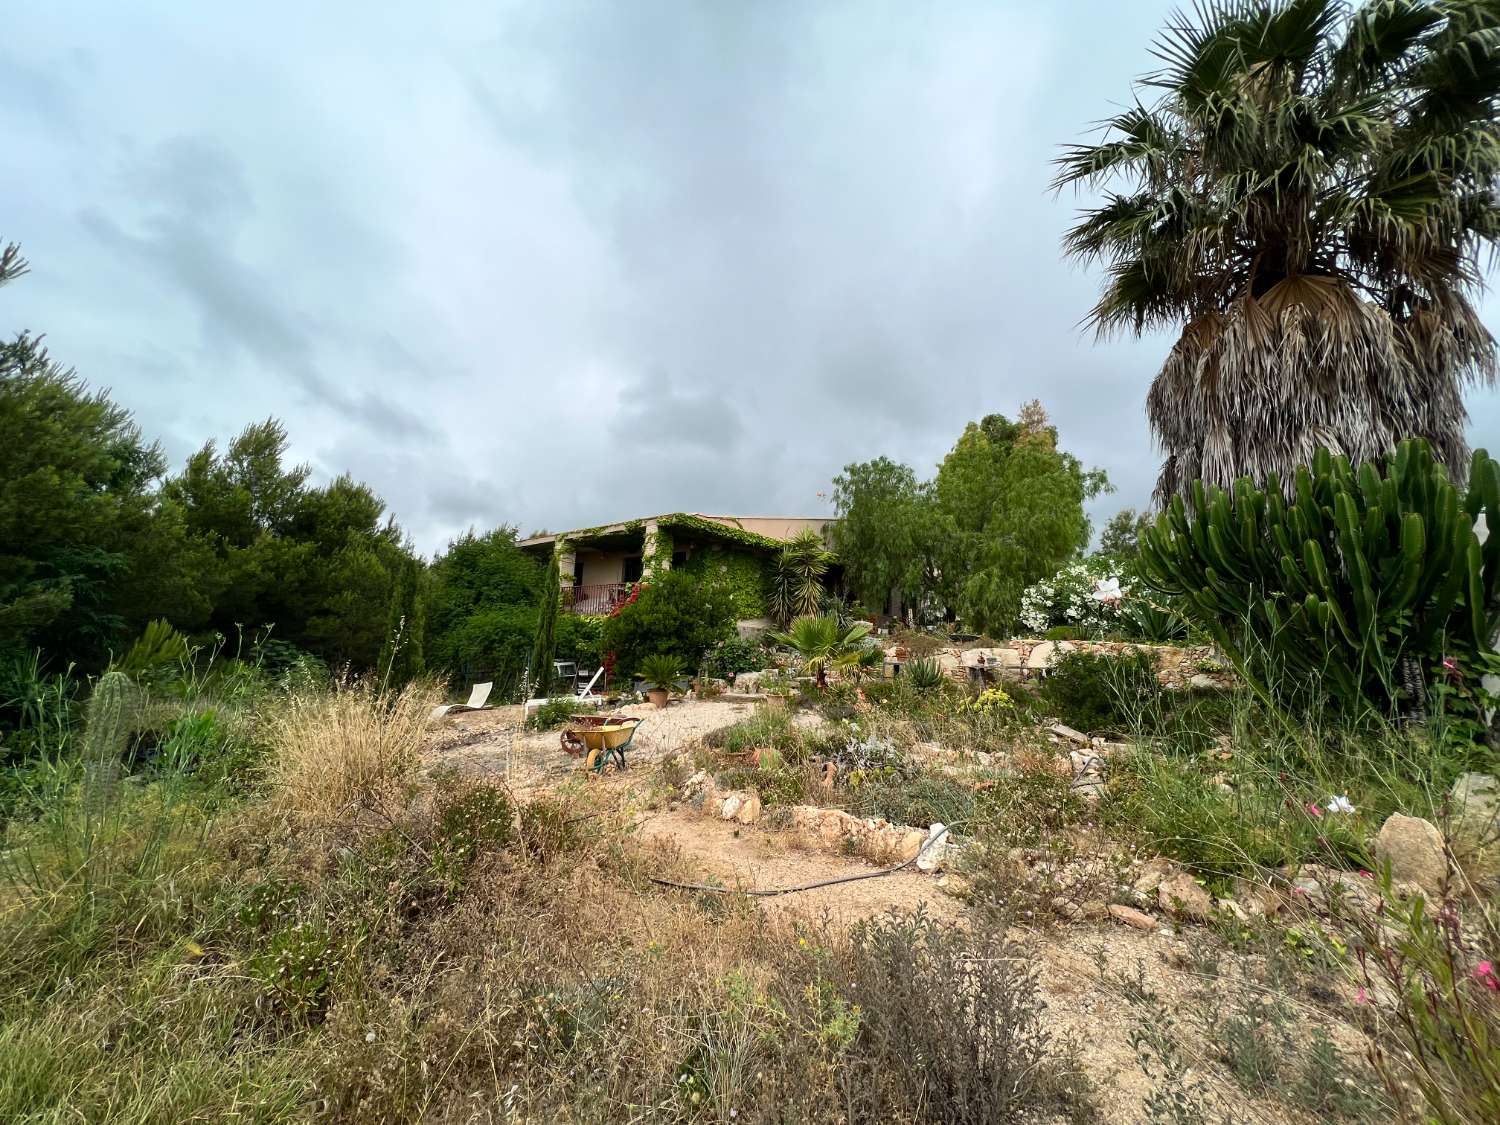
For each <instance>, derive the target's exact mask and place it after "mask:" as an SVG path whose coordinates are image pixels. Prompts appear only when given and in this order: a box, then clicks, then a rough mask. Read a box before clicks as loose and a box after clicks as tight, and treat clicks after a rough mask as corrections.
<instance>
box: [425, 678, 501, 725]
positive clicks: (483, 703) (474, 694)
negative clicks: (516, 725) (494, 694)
mask: <svg viewBox="0 0 1500 1125" xmlns="http://www.w3.org/2000/svg"><path fill="white" fill-rule="evenodd" d="M494 686H495V684H494V682H493V681H491V682H490V683H487V684H475V685H474V690H473V691H471V692H469V701H468V702H467V703H444V704H443V705H442V706H440V707H434V708H433V709H432V714H431V715H430V716H429V718H431V719H441V718H442V717H443V716H444V715H447V714H451V713H453V712H456V711H488V710H489V698H490V689H491V688H493V687H494Z"/></svg>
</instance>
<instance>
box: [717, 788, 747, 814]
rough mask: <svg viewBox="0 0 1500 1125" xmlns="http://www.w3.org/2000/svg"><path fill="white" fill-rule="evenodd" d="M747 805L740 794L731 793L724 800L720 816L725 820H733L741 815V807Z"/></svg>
mask: <svg viewBox="0 0 1500 1125" xmlns="http://www.w3.org/2000/svg"><path fill="white" fill-rule="evenodd" d="M744 803H745V798H743V797H741V796H740V795H739V794H738V793H731V794H729V796H727V797H725V798H724V804H723V807H721V808H720V809H719V815H720V816H721V817H723V818H724V819H725V820H733V819H734V818H735V817H736V816H738V815H739V811H740V806H741V805H743V804H744Z"/></svg>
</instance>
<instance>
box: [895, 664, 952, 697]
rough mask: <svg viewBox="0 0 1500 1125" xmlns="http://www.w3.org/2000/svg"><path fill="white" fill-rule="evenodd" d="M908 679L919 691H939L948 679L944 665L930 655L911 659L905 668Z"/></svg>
mask: <svg viewBox="0 0 1500 1125" xmlns="http://www.w3.org/2000/svg"><path fill="white" fill-rule="evenodd" d="M903 671H904V674H905V676H906V681H907V683H909V684H910V685H911V686H912V688H913V689H915V690H916V691H917V692H919V693H923V694H925V693H927V692H933V691H937V690H938V688H940V687H942V686H943V682H944V681H945V680H946V679H947V677H946V676H944V675H943V667H942V665H941V664H939V663H938V662H937V660H936V659H935V658H933V657H930V656H919V657H917V659H915V660H912V661H909V662H908V663H907V665H906V668H905V669H904V670H903Z"/></svg>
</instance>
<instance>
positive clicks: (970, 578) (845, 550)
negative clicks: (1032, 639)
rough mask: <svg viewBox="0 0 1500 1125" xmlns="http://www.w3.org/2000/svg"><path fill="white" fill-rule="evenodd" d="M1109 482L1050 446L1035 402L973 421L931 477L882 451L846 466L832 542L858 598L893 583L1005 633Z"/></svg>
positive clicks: (1074, 541)
mask: <svg viewBox="0 0 1500 1125" xmlns="http://www.w3.org/2000/svg"><path fill="white" fill-rule="evenodd" d="M1107 487H1108V484H1107V481H1106V479H1105V477H1104V475H1103V474H1102V473H1100V472H1097V471H1089V470H1085V469H1084V468H1083V466H1082V465H1081V464H1079V462H1078V460H1077V458H1075V457H1073V456H1071V455H1070V454H1067V453H1064V452H1061V451H1060V450H1059V449H1058V448H1057V431H1056V430H1055V429H1054V428H1053V427H1052V426H1051V425H1049V424H1048V422H1047V417H1046V414H1045V413H1043V412H1042V410H1041V407H1040V406H1039V405H1038V404H1034V403H1032V404H1028V405H1027V406H1026V407H1025V408H1024V409H1023V412H1022V420H1021V421H1020V422H1017V423H1013V422H1010V421H1009V420H1007V419H1006V418H1004V417H1002V416H1000V415H998V414H992V415H989V416H987V417H986V418H984V419H983V420H981V421H980V422H977V423H970V425H969V426H968V427H967V428H966V429H965V430H964V432H963V435H962V436H961V437H960V438H959V439H958V442H957V443H956V444H955V445H954V446H953V448H952V450H950V451H949V453H948V455H947V456H946V457H945V458H944V459H943V462H942V464H941V465H940V466H939V467H938V472H937V476H936V477H935V478H934V480H933V481H932V482H931V483H930V484H926V485H923V484H919V483H918V482H917V480H916V477H915V475H914V474H913V473H912V471H911V470H910V469H908V468H906V467H905V466H900V465H896V464H894V463H892V462H890V461H887V460H885V459H883V458H882V459H880V460H877V461H873V462H868V463H866V464H864V465H850V466H848V467H846V468H845V470H844V473H843V475H841V476H840V477H839V479H838V480H837V481H836V482H835V492H834V500H835V504H836V505H837V507H838V512H839V516H840V519H841V521H842V522H841V523H840V525H839V527H838V529H837V531H836V532H835V535H836V539H835V543H836V546H837V548H838V551H839V556H840V558H841V560H842V561H843V563H844V566H845V573H846V577H847V579H848V581H849V582H850V584H851V586H852V587H853V589H854V591H855V593H856V594H858V596H859V597H860V599H861V600H862V601H864V602H865V603H866V604H869V605H884V604H885V601H886V598H887V595H888V594H889V592H890V590H891V589H892V588H893V587H894V588H896V589H898V590H899V591H900V592H901V594H902V598H903V600H904V601H905V602H906V603H907V604H908V605H914V606H919V605H921V604H922V603H923V602H924V601H928V602H935V603H937V604H938V605H941V606H946V607H947V608H949V609H950V610H952V611H954V612H955V613H957V615H958V616H959V617H960V618H962V619H963V621H964V622H965V623H966V624H967V625H968V626H969V627H971V628H973V629H975V630H977V631H979V632H983V633H993V634H995V635H1004V634H1007V633H1009V632H1010V631H1012V630H1013V629H1014V627H1015V625H1016V622H1017V620H1018V616H1019V613H1020V608H1021V594H1022V591H1023V590H1025V588H1026V587H1027V586H1028V585H1030V584H1032V583H1033V582H1036V581H1039V580H1040V579H1042V578H1044V577H1047V576H1049V575H1051V574H1053V573H1054V572H1055V571H1056V570H1057V569H1058V567H1059V566H1060V565H1061V564H1062V563H1063V562H1064V561H1065V560H1066V559H1068V558H1070V557H1071V556H1073V555H1074V554H1076V553H1077V552H1078V551H1080V550H1082V549H1083V547H1085V546H1086V545H1087V544H1088V540H1089V522H1088V518H1087V517H1086V516H1085V515H1084V511H1083V504H1084V501H1085V500H1088V499H1090V498H1092V497H1093V496H1096V495H1097V494H1098V493H1099V492H1101V491H1102V490H1104V489H1105V488H1107ZM882 587H883V588H882Z"/></svg>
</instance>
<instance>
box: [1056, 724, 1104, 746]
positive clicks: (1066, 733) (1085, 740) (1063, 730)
mask: <svg viewBox="0 0 1500 1125" xmlns="http://www.w3.org/2000/svg"><path fill="white" fill-rule="evenodd" d="M1047 729H1048V730H1050V731H1051V732H1052V733H1053V734H1055V735H1057V737H1058V738H1065V739H1067V740H1068V741H1069V742H1074V743H1077V744H1078V745H1079V746H1093V742H1091V741H1090V740H1089V736H1088V735H1086V734H1084V733H1083V732H1082V731H1076V730H1074V729H1073V728H1072V727H1070V726H1067V725H1066V724H1064V723H1053V724H1052V725H1051V726H1050V727H1048V728H1047Z"/></svg>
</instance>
